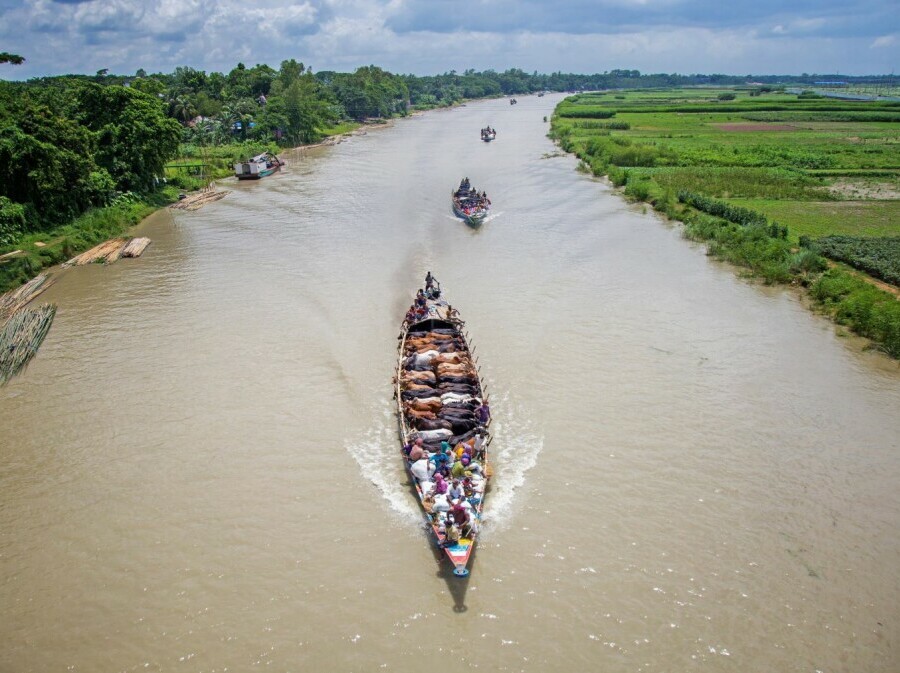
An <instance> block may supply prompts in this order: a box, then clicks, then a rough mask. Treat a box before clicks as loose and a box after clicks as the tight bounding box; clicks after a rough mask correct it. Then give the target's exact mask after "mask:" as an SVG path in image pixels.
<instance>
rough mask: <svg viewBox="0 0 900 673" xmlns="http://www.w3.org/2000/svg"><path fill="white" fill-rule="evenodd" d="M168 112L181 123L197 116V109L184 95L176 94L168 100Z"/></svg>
mask: <svg viewBox="0 0 900 673" xmlns="http://www.w3.org/2000/svg"><path fill="white" fill-rule="evenodd" d="M169 114H171V115H172V116H173V117H175V119H177V120H178V121H180V122H181V123H182V124H186V123H187V122H189V121H190V120H191V119H193V118H194V117H196V116H197V109H196V108H195V107H194V104H193V103H192V102H191V101H190V99H188V98H187V97H186V96H176V97H175V98H173V99H172V100H170V101H169Z"/></svg>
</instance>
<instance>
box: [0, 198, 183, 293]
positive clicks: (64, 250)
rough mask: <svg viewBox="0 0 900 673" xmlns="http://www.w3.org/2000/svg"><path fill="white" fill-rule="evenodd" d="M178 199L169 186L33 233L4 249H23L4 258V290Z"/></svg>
mask: <svg viewBox="0 0 900 673" xmlns="http://www.w3.org/2000/svg"><path fill="white" fill-rule="evenodd" d="M177 198H178V190H177V189H175V188H174V187H171V186H169V187H165V188H163V189H161V190H159V191H157V192H154V193H153V194H150V195H147V196H144V197H140V198H138V197H133V198H124V199H120V200H119V202H118V203H117V204H115V205H112V206H108V207H106V208H95V209H92V210H89V211H88V212H86V213H84V214H83V215H81V216H80V217H78V218H76V219H75V220H73V221H72V222H70V223H69V224H66V225H63V226H61V227H57V228H56V229H52V230H50V231H46V232H41V233H34V234H29V235H27V236H25V237H24V238H22V239H20V240H19V241H18V242H16V244H15V245H8V246H5V247H3V248H0V254H3V253H6V252H10V251H13V250H21V251H22V254H19V255H16V256H14V257H8V258H6V259H4V260H0V292H6V291H8V290H11V289H13V288H15V287H18V286H19V285H21V284H22V283H25V282H27V281H28V280H29V279H31V278H33V277H34V276H36V275H37V274H38V273H40V272H41V270H43V269H45V268H47V267H50V266H53V265H54V264H59V263H60V262H64V261H65V260H67V259H70V258H71V257H73V256H74V255H76V254H78V253H79V252H83V251H85V250H87V249H89V248H92V247H93V246H95V245H97V244H98V243H102V242H103V241H105V240H108V239H110V238H113V237H115V236H118V235H120V234H122V233H123V232H125V231H126V230H128V229H129V228H131V227H132V226H134V225H135V224H137V223H138V222H140V221H141V220H142V219H144V218H145V217H146V216H147V215H149V214H150V213H152V212H153V211H155V210H157V209H159V208H161V207H163V206H165V205H167V204H169V203H172V202H173V201H175V200H177ZM37 243H43V244H44V245H43V246H40V245H37Z"/></svg>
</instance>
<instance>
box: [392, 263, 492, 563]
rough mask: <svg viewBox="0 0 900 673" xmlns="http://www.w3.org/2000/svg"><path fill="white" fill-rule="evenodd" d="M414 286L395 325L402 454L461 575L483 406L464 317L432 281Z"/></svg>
mask: <svg viewBox="0 0 900 673" xmlns="http://www.w3.org/2000/svg"><path fill="white" fill-rule="evenodd" d="M429 277H430V274H429ZM419 292H420V294H419V295H417V298H416V303H415V304H413V306H412V308H410V310H409V312H408V313H407V316H406V319H405V320H404V321H403V324H402V326H401V328H400V337H399V340H400V349H399V358H398V363H397V375H396V379H395V381H394V384H395V391H394V395H395V397H396V399H397V421H398V426H399V430H400V443H401V446H402V447H403V450H402V452H401V455H402V459H403V462H404V465H405V466H406V469H407V471H408V472H409V474H410V478H411V481H412V483H413V484H414V486H415V490H416V494H417V496H418V498H419V502H420V504H421V505H422V509H423V510H424V512H425V519H426V523H427V525H428V527H429V529H430V530H431V533H432V534H433V536H434V539H435V541H436V543H437V544H438V546H440V547H441V548H442V549H443V551H444V553H445V554H446V555H447V558H449V559H450V562H451V563H452V564H453V573H454V574H455V575H457V576H458V577H465V576H466V575H468V574H469V571H468V568H467V565H468V563H469V558H470V557H471V556H472V552H473V550H474V549H475V541H476V539H477V536H478V530H479V527H480V523H481V513H482V509H483V507H484V496H485V493H486V491H487V485H488V481H489V479H490V466H489V464H488V453H487V449H488V446H489V444H490V441H491V435H490V430H489V428H490V422H491V419H490V410H489V408H488V406H487V400H486V399H485V396H484V390H485V388H484V385H483V384H482V382H481V379H480V376H479V373H478V368H477V364H476V360H475V356H474V353H472V351H471V350H470V348H469V342H468V338H467V335H466V332H465V329H464V327H465V323H464V322H463V321H462V320H461V319H460V317H459V315H458V313H457V312H456V310H455V309H453V308H452V307H451V306H450V305H449V304H448V303H447V302H446V300H444V299H443V297H442V296H441V292H440V286H439V285H438V284H437V283H434V285H433V286H430V287H429V288H428V289H427V290H426V292H425V293H423V291H422V290H420V291H419ZM417 440H421V441H417ZM448 450H449V452H448ZM460 456H461V457H460ZM454 479H456V480H457V482H458V484H457V483H454V481H453V480H454ZM460 510H462V512H464V516H463V515H461V514H459V511H460ZM461 518H464V519H465V521H466V523H465V524H457V525H455V529H454V528H453V526H454V524H452V523H451V521H453V520H457V521H458V520H459V519H461ZM457 535H458V538H457Z"/></svg>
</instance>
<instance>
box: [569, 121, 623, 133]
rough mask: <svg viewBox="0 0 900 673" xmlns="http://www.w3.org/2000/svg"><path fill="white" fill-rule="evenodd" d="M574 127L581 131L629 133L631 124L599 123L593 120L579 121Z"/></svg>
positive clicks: (618, 122)
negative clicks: (599, 130) (606, 130)
mask: <svg viewBox="0 0 900 673" xmlns="http://www.w3.org/2000/svg"><path fill="white" fill-rule="evenodd" d="M574 126H575V128H579V129H608V130H611V131H627V130H628V129H630V128H631V124H629V123H628V122H620V121H615V122H599V121H593V120H591V119H585V120H578V121H576V122H575V123H574Z"/></svg>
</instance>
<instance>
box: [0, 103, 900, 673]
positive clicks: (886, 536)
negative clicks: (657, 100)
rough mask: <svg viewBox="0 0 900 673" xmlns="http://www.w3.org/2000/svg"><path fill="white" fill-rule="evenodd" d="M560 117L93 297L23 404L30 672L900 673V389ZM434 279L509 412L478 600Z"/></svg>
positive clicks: (311, 173) (530, 108)
mask: <svg viewBox="0 0 900 673" xmlns="http://www.w3.org/2000/svg"><path fill="white" fill-rule="evenodd" d="M556 100H558V97H554V96H546V97H544V98H541V99H538V98H522V99H520V101H519V105H516V106H513V107H510V106H509V105H508V103H506V101H502V100H501V101H486V102H481V103H477V104H470V105H468V106H466V107H464V108H460V109H456V110H451V111H440V112H434V113H429V114H427V115H422V116H418V117H415V118H411V119H407V120H402V121H399V122H398V123H397V124H396V125H395V126H394V127H393V128H390V129H383V130H379V131H375V132H370V133H369V134H367V135H365V136H360V137H356V138H353V139H351V140H349V141H348V142H345V143H342V144H341V145H338V146H337V147H333V148H320V149H313V150H300V151H295V152H292V153H290V154H289V155H288V156H287V159H288V161H289V164H288V166H287V168H286V170H285V171H284V172H282V173H280V174H276V175H275V176H273V177H271V178H267V179H266V180H263V181H260V182H258V183H255V184H240V185H239V184H237V183H232V184H229V185H228V188H229V189H232V190H233V191H232V193H231V194H229V195H228V196H227V197H226V198H225V199H223V200H221V201H219V202H216V203H214V204H212V205H210V206H207V207H206V208H204V209H203V210H200V211H197V212H195V213H178V214H176V215H175V217H174V220H173V218H172V216H171V215H170V214H169V213H168V212H164V213H159V214H157V215H156V216H154V217H153V218H151V219H150V220H149V221H148V222H146V223H145V224H144V225H142V232H143V233H146V234H147V235H149V236H151V238H152V239H153V245H152V246H151V247H150V248H149V249H148V251H147V252H146V253H145V255H144V256H143V257H142V258H140V259H137V260H123V261H121V262H119V263H117V264H115V265H113V266H110V267H100V266H88V267H84V268H79V269H73V270H70V271H68V272H66V273H65V275H64V276H63V277H62V278H61V280H60V281H59V282H58V283H57V284H56V285H55V286H54V287H53V288H51V289H50V290H49V291H48V292H47V295H46V297H47V299H48V300H51V301H55V302H58V304H59V306H60V310H59V314H58V317H57V319H56V323H55V324H54V326H53V329H52V330H51V332H50V335H49V337H48V339H47V341H46V342H45V344H44V346H43V348H42V350H41V353H40V355H39V357H38V358H37V359H35V360H34V361H33V363H32V364H31V366H30V368H29V370H28V371H27V373H26V374H25V375H24V376H22V377H20V378H19V379H17V380H15V381H13V382H12V383H11V384H10V385H9V386H8V387H6V388H4V389H3V390H2V391H0V432H2V437H3V438H4V441H3V442H2V444H3V451H2V454H0V494H2V496H0V531H2V533H3V535H2V536H0V580H2V581H0V605H2V606H3V613H4V618H3V620H2V621H0V637H2V640H3V643H4V647H3V649H2V651H0V670H4V671H6V670H10V671H24V670H36V671H42V670H55V669H62V668H66V669H71V670H89V671H93V670H117V671H118V670H136V669H138V670H166V671H169V670H198V671H199V670H220V671H221V670H224V669H225V668H226V667H227V668H229V669H230V670H248V669H250V668H252V667H254V666H264V665H269V666H271V667H272V668H273V670H297V669H298V668H302V669H304V670H307V669H308V670H348V671H350V670H360V671H363V670H372V669H374V668H384V669H386V670H393V671H417V670H419V669H420V668H421V666H422V662H423V661H426V660H427V661H429V662H433V661H435V657H436V656H437V657H438V658H439V659H440V658H441V657H444V658H446V659H447V661H448V662H449V661H453V662H457V663H454V664H452V665H450V664H448V665H447V666H448V668H449V669H451V670H464V669H468V668H470V667H471V668H474V667H476V666H477V667H479V668H481V669H483V670H526V671H548V670H560V671H569V670H598V669H600V668H602V669H604V670H633V671H654V670H657V671H659V670H689V669H698V670H710V671H719V670H722V671H725V670H779V671H813V670H823V671H826V670H827V671H832V670H847V671H862V670H865V671H894V670H896V669H897V661H898V658H897V657H898V655H897V650H896V647H897V646H896V643H897V641H898V636H900V632H898V626H897V624H898V623H900V620H898V617H900V613H898V608H897V606H898V605H900V589H898V583H897V575H896V569H897V567H898V565H900V535H898V532H900V531H898V528H900V497H898V490H897V488H896V485H897V483H898V477H900V458H898V455H900V453H898V449H900V415H898V414H897V409H898V408H900V373H898V370H897V367H896V364H895V363H891V362H889V361H887V360H885V359H883V358H881V357H880V356H878V355H876V354H872V353H860V352H859V351H858V349H856V348H854V347H852V346H851V345H848V342H847V340H842V339H839V338H837V337H836V336H835V330H834V327H833V326H832V325H831V324H829V323H827V322H825V321H824V320H822V319H821V318H819V317H817V316H815V315H813V314H812V313H810V312H809V311H807V310H806V309H805V308H803V307H802V306H801V304H800V302H799V301H798V299H797V297H796V296H795V295H794V294H793V293H792V292H790V291H784V290H770V289H765V288H761V287H758V286H755V285H752V284H749V283H748V282H746V281H745V280H743V279H741V278H740V277H739V276H738V275H736V274H735V273H733V272H732V271H731V270H729V269H728V268H726V267H723V266H722V265H720V264H717V263H715V262H711V261H710V260H708V259H707V258H706V257H705V255H704V252H703V250H702V248H700V247H697V246H695V245H694V244H691V243H687V242H685V241H684V240H682V239H681V237H680V234H679V232H678V229H677V228H674V227H671V226H668V225H664V224H662V223H660V222H659V221H658V220H657V219H656V218H655V217H653V216H651V215H643V214H641V212H640V211H639V209H637V208H634V207H632V206H629V205H627V204H625V203H624V202H623V201H622V200H621V199H620V198H619V197H618V196H616V195H615V194H613V193H611V191H610V189H609V187H608V186H607V185H605V184H604V183H602V182H598V181H595V180H592V179H589V178H587V177H585V176H582V175H579V174H577V173H576V172H575V171H574V164H575V162H574V160H573V159H571V158H569V157H551V158H542V157H543V155H545V154H547V153H549V152H552V151H553V147H552V145H551V144H550V142H549V141H548V140H547V139H546V138H545V137H544V135H545V133H546V130H547V125H546V124H545V123H544V122H543V121H542V119H543V117H544V115H548V114H549V113H550V111H551V110H552V107H553V104H554V102H555V101H556ZM486 124H490V125H491V126H494V127H496V128H497V129H498V130H499V131H500V135H499V137H498V140H497V141H495V142H493V143H483V142H481V141H480V140H479V138H478V130H479V129H480V128H482V127H483V126H484V125H486ZM464 175H468V177H470V178H471V180H472V182H473V183H475V184H478V185H479V186H482V185H483V188H484V189H485V190H487V192H488V194H489V195H490V197H491V200H492V201H493V203H494V208H495V209H496V210H495V212H494V213H493V214H492V216H491V219H490V221H488V222H485V223H484V224H483V225H482V226H481V227H480V228H479V229H477V230H475V229H471V228H469V227H466V226H465V225H464V224H463V223H462V222H460V221H459V220H457V219H455V218H454V217H453V216H452V214H451V212H450V203H449V198H448V197H449V191H450V189H451V188H452V187H453V186H454V185H455V184H458V181H459V179H460V178H461V177H462V176H464ZM427 270H431V271H432V272H434V273H435V275H436V276H437V277H438V278H439V279H440V280H441V282H442V284H443V287H444V288H445V290H446V292H447V296H448V298H449V299H450V301H451V302H452V303H453V305H454V306H456V307H457V308H458V309H459V310H460V312H461V314H462V316H463V317H464V318H465V319H466V320H467V326H468V330H469V332H470V334H471V336H472V338H473V341H474V343H475V344H476V345H477V349H478V354H479V359H480V362H481V365H482V373H483V375H484V377H485V378H486V380H487V383H488V386H489V388H490V392H491V399H492V401H493V403H492V408H493V410H494V412H495V414H496V415H497V423H496V426H495V441H494V444H493V445H492V451H493V455H494V457H495V467H496V479H495V482H494V484H493V486H492V492H491V497H490V499H489V500H488V502H487V510H486V515H487V517H488V524H487V525H486V527H485V531H484V535H483V538H482V540H481V543H480V545H479V548H478V552H477V557H476V559H475V561H474V564H473V572H472V575H471V577H470V579H469V581H468V582H465V583H460V582H459V581H458V580H455V579H453V578H449V577H447V574H448V570H449V568H448V567H447V566H446V564H445V563H442V562H441V560H440V555H439V554H438V553H437V552H436V551H435V549H434V548H433V546H432V545H431V544H429V540H428V538H427V536H426V535H425V534H424V531H423V529H422V526H421V518H420V516H419V514H418V510H417V505H416V503H415V500H414V499H413V496H412V492H411V490H410V488H409V485H408V483H407V480H406V474H405V472H404V470H403V468H402V466H401V465H400V464H399V461H398V460H397V456H396V436H395V422H394V419H393V416H392V410H393V406H392V400H391V394H392V389H391V385H390V381H391V377H392V375H393V368H394V365H395V357H396V340H395V339H396V335H397V330H398V326H399V321H400V319H401V317H402V314H403V312H404V310H405V308H406V306H408V304H409V301H410V298H411V296H412V294H413V293H414V291H415V288H416V287H417V285H418V284H419V283H420V282H421V279H422V277H423V276H424V274H425V272H426V271H427ZM436 647H438V648H439V649H438V652H439V654H437V655H436V654H435V651H436V650H435V648H436Z"/></svg>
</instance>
